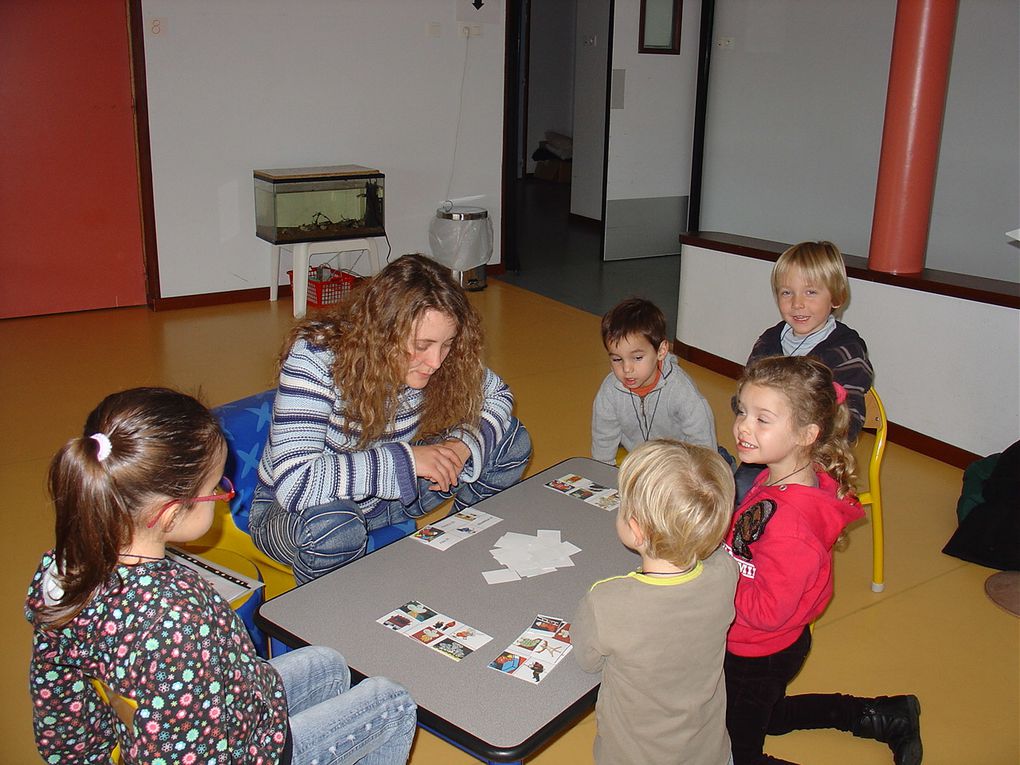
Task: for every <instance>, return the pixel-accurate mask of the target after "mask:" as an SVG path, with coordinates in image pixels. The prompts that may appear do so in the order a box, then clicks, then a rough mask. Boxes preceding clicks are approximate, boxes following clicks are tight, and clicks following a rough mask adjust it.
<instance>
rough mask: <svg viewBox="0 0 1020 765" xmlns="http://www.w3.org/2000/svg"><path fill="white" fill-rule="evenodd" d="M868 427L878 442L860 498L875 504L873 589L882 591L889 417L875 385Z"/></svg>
mask: <svg viewBox="0 0 1020 765" xmlns="http://www.w3.org/2000/svg"><path fill="white" fill-rule="evenodd" d="M862 427H863V429H864V430H870V431H874V434H875V442H874V444H873V445H872V447H871V456H870V457H869V459H868V490H867V491H862V492H859V493H858V495H857V498H858V499H860V501H861V504H862V505H871V544H872V551H871V589H872V591H873V592H882V590H884V589H885V533H884V531H883V528H882V483H881V473H882V457H883V455H884V454H885V441H886V435H887V430H888V428H889V421H888V420H887V419H886V416H885V406H883V404H882V399H881V398H879V396H878V391H876V390H875V389H874V388H872V389H871V390H869V391H868V393H867V395H866V396H865V397H864V425H863V426H862Z"/></svg>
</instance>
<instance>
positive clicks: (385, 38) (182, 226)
mask: <svg viewBox="0 0 1020 765" xmlns="http://www.w3.org/2000/svg"><path fill="white" fill-rule="evenodd" d="M458 7H459V6H458V5H456V4H454V3H453V2H450V0H385V2H383V1H381V0H289V2H286V3H281V2H278V1H277V0H216V2H209V1H208V0H143V15H144V20H145V28H146V30H147V31H146V35H145V39H144V43H145V56H146V79H147V85H148V99H149V104H148V105H149V123H150V134H151V146H152V172H153V187H154V188H153V192H154V197H155V209H156V231H157V246H158V252H159V271H160V289H161V293H162V296H163V297H174V296H179V295H191V294H201V293H207V292H219V291H228V290H237V289H246V288H252V287H264V286H266V285H267V284H268V281H269V275H268V271H269V266H268V264H269V247H270V245H269V244H267V243H265V242H263V241H262V240H260V239H257V238H256V237H255V233H254V232H255V223H254V200H253V192H252V170H254V169H256V168H280V167H303V166H314V165H332V164H348V163H353V164H360V165H367V166H369V167H375V168H378V169H380V170H381V171H383V172H384V173H385V174H386V199H385V201H386V230H387V233H388V234H389V238H390V242H391V244H392V247H393V253H394V254H395V255H399V254H402V253H405V252H411V251H423V252H428V225H429V222H430V220H431V219H432V218H433V217H434V215H435V210H436V207H437V206H438V205H439V204H440V203H441V202H442V201H443V200H444V199H446V198H447V197H448V196H449V197H451V198H453V199H455V200H457V199H460V198H464V197H469V196H477V197H478V198H477V199H474V200H472V201H471V204H476V205H480V206H483V207H486V208H488V210H489V216H490V218H492V222H493V226H494V228H495V230H496V231H499V230H500V193H501V187H500V179H501V163H502V159H501V158H502V144H503V62H504V23H503V16H502V13H499V14H498V18H499V20H500V21H499V23H498V24H495V23H486V24H482V35H481V36H480V37H472V38H464V37H460V36H458V35H457V32H456V20H455V14H456V12H457V9H458ZM493 15H496V14H493ZM154 19H160V20H161V24H162V31H161V33H160V34H159V35H154V34H153V33H152V31H151V29H152V26H151V24H152V21H153V20H154ZM431 22H436V23H437V24H438V25H439V26H438V28H439V36H438V37H434V36H431V34H430V32H429V24H430V23H431ZM462 77H463V80H464V97H463V104H464V110H463V114H462V116H461V119H460V122H459V129H458V105H459V103H460V101H461V95H460V94H461V79H462ZM458 136H459V137H458ZM455 143H456V164H455V165H454V147H455ZM451 178H452V181H451ZM495 248H496V249H495V252H494V254H493V258H492V262H498V260H499V257H500V255H499V237H496V242H495ZM383 250H384V251H385V245H384V246H383Z"/></svg>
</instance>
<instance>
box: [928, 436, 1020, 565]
mask: <svg viewBox="0 0 1020 765" xmlns="http://www.w3.org/2000/svg"><path fill="white" fill-rule="evenodd" d="M975 464H977V463H975ZM968 470H970V468H968ZM967 483H968V482H967V480H966V479H965V480H964V491H965V494H966V492H967ZM964 500H968V502H969V501H971V500H970V498H969V497H967V496H964V497H961V502H963V501H964ZM981 500H982V501H979V502H978V503H977V504H975V505H974V506H973V507H972V508H971V509H970V511H969V512H967V513H966V515H965V516H964V517H963V519H962V520H961V521H960V527H959V528H958V529H957V530H956V533H955V534H953V536H952V537H951V538H950V540H949V542H948V543H947V544H946V546H945V547H943V548H942V552H944V553H946V554H947V555H952V556H954V557H956V558H961V559H962V560H965V561H969V562H971V563H977V564H979V565H982V566H989V567H991V568H998V569H1002V570H1004V571H1020V441H1017V442H1016V443H1015V444H1013V445H1012V446H1010V447H1009V448H1008V449H1006V451H1004V452H1003V453H1002V454H1000V455H998V462H997V463H996V464H995V467H994V469H993V470H992V472H991V475H989V476H988V478H987V479H986V480H985V481H984V483H983V484H982V486H981Z"/></svg>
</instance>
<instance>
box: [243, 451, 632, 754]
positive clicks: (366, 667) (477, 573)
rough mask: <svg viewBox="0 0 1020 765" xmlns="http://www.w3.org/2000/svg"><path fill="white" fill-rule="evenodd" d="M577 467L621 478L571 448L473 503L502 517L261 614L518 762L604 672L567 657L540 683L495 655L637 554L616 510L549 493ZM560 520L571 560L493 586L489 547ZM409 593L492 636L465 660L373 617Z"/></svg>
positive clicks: (435, 728) (455, 733)
mask: <svg viewBox="0 0 1020 765" xmlns="http://www.w3.org/2000/svg"><path fill="white" fill-rule="evenodd" d="M570 473H576V474H578V475H581V476H583V477H584V478H589V479H591V480H593V481H596V482H597V483H601V484H603V485H606V486H616V468H615V467H613V466H610V465H605V464H603V463H600V462H595V461H594V460H591V459H587V458H581V457H575V458H572V459H569V460H565V461H564V462H561V463H559V464H557V465H554V466H553V467H551V468H549V469H547V470H544V471H542V472H541V473H538V474H537V475H534V476H532V477H530V478H528V479H527V480H525V481H522V482H521V483H519V484H517V485H516V486H513V487H511V488H509V489H506V490H505V491H503V492H501V493H500V494H497V495H496V496H494V497H491V498H489V499H487V500H485V501H484V502H481V503H479V504H478V505H476V507H477V508H478V509H479V510H484V511H485V512H487V513H490V514H492V515H495V516H498V517H500V518H502V519H503V520H502V521H501V522H500V523H497V524H495V525H494V526H492V527H490V528H488V529H486V530H484V531H482V532H480V533H479V534H477V535H475V536H473V537H470V538H469V539H466V540H463V541H461V542H459V543H458V544H456V545H454V546H453V547H451V548H449V549H448V550H445V551H444V550H437V549H434V548H431V547H429V546H427V545H424V544H422V543H420V542H418V541H416V540H414V539H411V538H406V539H403V540H401V541H399V542H395V543H394V544H391V545H389V546H387V547H384V548H383V549H382V550H379V551H377V552H374V553H372V554H371V555H368V556H366V557H364V558H361V559H359V560H357V561H354V562H353V563H351V564H349V565H347V566H345V567H343V568H340V569H338V570H336V571H334V572H333V573H331V574H328V575H327V576H324V577H322V578H320V579H316V580H315V581H312V582H309V583H307V584H305V585H303V586H301V587H298V588H296V589H294V590H291V591H290V592H287V593H285V594H283V595H280V596H278V597H276V598H273V599H272V600H269V601H267V602H266V603H264V604H263V605H262V607H261V608H260V609H259V614H258V616H257V617H256V618H257V621H258V622H259V624H260V625H261V626H262V627H263V628H264V629H265V630H266V631H267V632H268V633H269V634H271V635H273V636H274V637H276V638H278V639H282V640H283V641H284V642H286V643H289V644H292V645H306V644H311V645H327V646H330V647H332V648H335V649H336V650H338V651H340V652H341V653H342V654H343V655H344V656H345V657H346V659H347V662H348V664H349V665H350V667H351V669H352V670H354V672H355V673H356V674H358V675H362V676H370V675H384V676H385V677H388V678H390V679H391V680H394V681H396V682H398V683H400V684H401V685H403V686H404V687H405V688H407V689H408V691H410V693H411V696H412V697H413V698H414V700H415V702H417V704H418V722H419V724H420V725H421V726H422V727H424V728H426V729H428V730H431V731H432V732H434V733H436V734H437V735H439V736H441V737H443V738H445V739H447V740H448V741H450V742H451V743H453V744H454V745H456V746H458V747H460V748H461V749H463V750H465V751H467V752H469V753H470V754H472V755H474V756H475V757H478V758H479V759H482V760H485V761H488V762H518V761H521V760H523V759H524V758H525V757H527V756H528V755H530V754H532V753H534V752H535V751H536V750H538V749H539V748H541V747H542V746H543V745H545V744H546V743H548V742H549V741H550V740H552V739H553V738H554V737H555V736H556V735H558V734H559V733H561V732H562V731H564V730H566V729H567V728H569V727H570V726H571V725H572V724H573V723H574V722H575V721H576V720H577V719H578V718H579V717H581V716H582V715H584V714H585V713H587V712H588V711H589V710H590V709H591V708H592V707H593V706H594V704H595V699H596V696H597V694H598V684H599V681H600V679H601V676H600V675H597V674H596V675H591V674H587V673H585V672H583V671H582V670H581V669H580V668H579V667H578V666H577V663H576V661H575V660H574V658H573V657H572V656H570V655H568V656H567V657H565V658H564V659H563V660H562V661H561V662H560V663H559V664H557V665H556V666H555V668H554V669H552V670H551V671H550V672H549V674H548V675H547V676H546V677H545V678H543V680H542V682H541V683H540V684H538V685H532V684H531V683H528V682H525V681H523V680H519V679H517V678H513V677H508V676H506V675H504V674H502V673H500V672H497V671H495V670H492V669H489V668H488V664H489V662H490V661H492V660H493V659H495V658H496V657H497V656H498V655H499V654H500V653H501V652H502V651H503V649H504V648H506V647H507V646H509V645H510V644H511V643H512V642H513V641H514V640H515V639H516V638H517V637H518V636H519V635H520V634H521V632H523V631H524V630H525V629H526V628H527V627H529V626H530V625H531V622H532V620H533V619H534V618H535V616H536V615H538V614H545V615H547V616H558V617H563V618H566V619H571V618H573V615H574V612H575V610H576V608H577V605H578V603H579V602H580V600H581V597H582V596H583V595H584V594H585V593H586V592H587V591H588V590H589V589H590V587H591V585H592V584H593V583H594V582H596V581H598V580H599V579H604V578H606V577H609V576H614V575H617V574H624V573H627V572H628V571H633V570H634V569H636V568H637V567H638V566H639V565H640V562H641V561H640V558H639V557H638V556H637V555H636V554H634V553H632V552H631V551H630V550H628V549H627V548H625V547H624V546H623V545H622V544H621V543H620V541H619V539H618V538H617V536H616V528H615V521H616V513H615V512H607V511H605V510H602V509H600V508H598V507H596V506H594V505H591V504H588V503H585V502H582V501H581V500H580V499H577V498H575V497H570V496H567V495H565V494H561V493H559V492H556V491H553V490H551V489H549V488H547V487H546V486H545V483H546V482H547V481H550V480H552V479H554V478H560V477H561V476H564V475H567V474H570ZM538 529H559V530H561V532H562V539H563V541H566V542H572V543H573V544H575V545H577V546H578V547H580V548H581V552H579V553H575V554H574V555H573V558H572V560H573V561H574V566H573V567H571V568H561V569H557V570H556V571H555V572H552V573H549V574H544V575H542V576H536V577H530V578H527V579H522V580H521V581H518V582H508V583H505V584H495V585H489V584H487V583H486V582H485V579H484V578H483V577H482V573H481V572H482V571H489V570H492V569H497V568H500V564H499V563H497V562H496V560H495V559H494V558H493V557H492V556H491V555H490V554H489V550H490V549H492V548H493V547H494V543H495V541H496V540H497V539H498V538H499V537H501V536H502V535H503V534H504V533H506V532H508V531H516V532H519V533H523V534H531V535H534V534H535V532H536V531H537V530H538ZM410 600H419V601H421V602H422V603H424V604H425V605H427V606H428V607H430V608H433V609H436V610H437V611H439V612H440V613H444V614H446V615H448V616H450V617H451V618H454V619H458V620H460V621H462V622H465V623H467V624H469V625H471V626H472V627H475V628H476V629H479V630H481V631H482V632H485V633H486V634H488V635H491V636H492V640H491V641H490V642H489V643H487V644H486V645H485V646H484V647H483V648H481V649H479V650H477V651H475V652H474V653H473V654H471V655H470V656H468V657H466V658H465V659H463V660H462V661H460V662H457V661H453V660H452V659H449V658H447V657H445V656H443V655H442V654H440V653H438V652H436V651H433V650H431V649H429V648H428V647H426V646H424V645H419V644H417V643H416V642H415V641H413V640H409V639H408V638H406V637H404V636H403V635H399V634H397V633H395V632H393V631H391V630H389V629H387V628H386V627H383V626H382V625H381V624H378V623H377V622H376V619H378V618H380V617H382V616H384V615H385V614H387V613H389V612H390V611H391V610H393V609H395V608H398V607H400V606H402V605H404V604H405V603H407V602H408V601H410Z"/></svg>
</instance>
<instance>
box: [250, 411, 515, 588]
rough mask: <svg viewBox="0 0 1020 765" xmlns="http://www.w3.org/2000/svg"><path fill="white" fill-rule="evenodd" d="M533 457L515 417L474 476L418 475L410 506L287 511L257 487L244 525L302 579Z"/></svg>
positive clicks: (490, 490) (508, 479)
mask: <svg viewBox="0 0 1020 765" xmlns="http://www.w3.org/2000/svg"><path fill="white" fill-rule="evenodd" d="M530 458H531V436H529V435H528V431H527V430H526V429H525V427H524V426H523V425H522V424H521V422H520V420H518V419H517V418H516V417H513V418H511V420H510V426H509V428H507V432H506V434H505V435H504V437H503V440H502V441H500V442H499V443H497V444H496V447H495V449H493V451H492V453H491V454H490V455H489V461H488V462H487V463H486V464H485V465H484V466H483V467H482V470H481V473H480V474H479V476H478V479H477V480H476V481H473V482H471V483H461V484H460V485H458V486H456V487H451V489H453V490H452V491H432V490H430V489H429V485H430V484H431V481H428V480H426V479H424V478H419V479H418V496H417V497H416V498H415V500H414V501H412V502H411V503H410V504H409V505H402V504H401V503H400V501H399V500H383V501H381V502H379V504H377V505H376V506H375V507H373V508H372V509H371V510H370V511H369V512H368V513H367V514H366V513H365V512H364V511H363V510H362V509H361V508H360V507H358V505H357V504H356V503H355V502H352V501H350V500H343V499H339V500H335V501H333V502H327V503H326V504H323V505H315V506H314V507H308V508H305V509H304V510H303V511H301V512H300V513H291V512H289V511H288V510H285V509H284V508H283V507H281V506H280V505H279V504H278V503H277V502H276V500H275V499H274V498H273V496H272V494H271V492H269V491H267V490H266V489H265V488H264V487H262V486H259V487H258V488H256V490H255V497H254V498H253V500H252V505H251V514H250V515H249V517H248V530H249V532H250V533H251V537H252V540H254V542H255V545H256V546H257V547H258V548H259V549H260V550H262V552H264V553H266V555H269V556H270V557H272V558H275V559H276V560H278V561H280V562H282V563H286V564H287V565H289V566H291V567H292V568H293V569H294V579H295V580H296V581H297V583H298V584H304V583H305V582H309V581H311V580H312V579H315V578H317V577H320V576H323V575H324V574H328V573H329V572H330V571H334V570H335V569H338V568H340V566H343V565H344V564H346V563H350V562H351V561H352V560H355V559H356V558H360V557H361V556H362V555H364V554H365V550H366V548H367V545H368V532H369V531H372V530H373V529H378V528H382V527H384V526H390V525H392V524H394V523H399V522H400V521H403V520H406V519H408V518H420V517H421V516H423V515H425V514H426V513H428V512H429V511H430V510H433V509H435V508H436V507H438V506H439V505H440V504H442V503H443V502H445V501H446V500H448V499H449V498H450V497H453V498H454V500H453V510H452V512H459V511H461V510H463V509H464V508H465V507H470V506H471V505H473V504H475V503H476V502H480V501H481V500H483V499H486V498H488V497H491V496H493V495H494V494H498V493H499V492H501V491H502V490H503V489H506V488H508V487H510V486H513V485H514V484H515V483H517V482H518V481H519V480H520V479H521V475H523V474H524V469H525V468H526V467H527V465H528V460H529V459H530Z"/></svg>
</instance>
